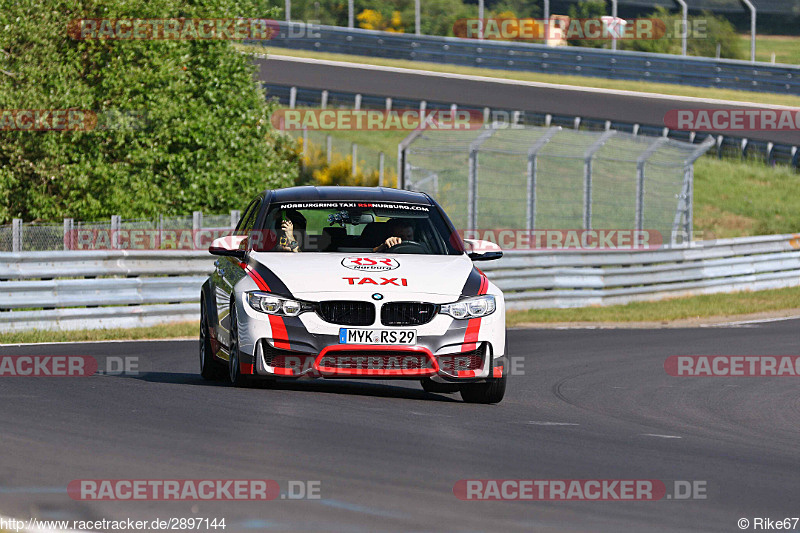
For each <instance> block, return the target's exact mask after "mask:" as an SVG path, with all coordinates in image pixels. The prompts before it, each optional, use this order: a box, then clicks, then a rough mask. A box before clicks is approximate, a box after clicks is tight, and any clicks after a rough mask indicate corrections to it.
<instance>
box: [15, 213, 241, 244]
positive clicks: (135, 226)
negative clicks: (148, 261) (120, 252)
mask: <svg viewBox="0 0 800 533" xmlns="http://www.w3.org/2000/svg"><path fill="white" fill-rule="evenodd" d="M239 216H240V212H239V211H238V210H233V211H231V212H230V213H228V214H224V215H204V214H203V213H202V212H201V211H195V212H194V213H193V214H192V215H190V216H164V215H160V216H158V217H156V218H152V219H122V218H121V217H119V216H118V215H112V216H111V217H110V218H109V219H108V220H102V221H94V222H84V221H76V220H73V219H71V218H65V219H64V220H63V223H61V224H52V223H50V224H40V223H26V222H23V221H22V220H20V219H14V221H13V222H12V223H11V224H6V225H0V252H39V251H52V250H101V249H103V250H105V249H196V248H198V247H200V248H202V247H204V246H205V247H207V245H208V241H209V239H212V238H214V237H216V236H222V235H223V234H228V233H230V230H232V229H233V228H234V227H235V226H236V223H237V222H238V221H239Z"/></svg>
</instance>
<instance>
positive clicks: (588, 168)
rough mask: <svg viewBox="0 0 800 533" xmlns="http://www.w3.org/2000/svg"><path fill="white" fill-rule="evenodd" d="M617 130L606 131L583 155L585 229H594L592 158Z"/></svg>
mask: <svg viewBox="0 0 800 533" xmlns="http://www.w3.org/2000/svg"><path fill="white" fill-rule="evenodd" d="M616 133H617V130H607V131H605V132H604V133H603V134H602V135H601V136H600V137H599V138H598V139H597V140H596V141H595V142H593V143H592V145H591V146H590V147H589V148H588V149H587V150H586V153H585V154H584V155H583V229H592V158H593V157H594V154H595V152H597V151H598V150H599V149H600V148H602V147H603V145H604V144H605V143H606V141H607V140H608V139H610V138H611V137H613V136H614V135H616Z"/></svg>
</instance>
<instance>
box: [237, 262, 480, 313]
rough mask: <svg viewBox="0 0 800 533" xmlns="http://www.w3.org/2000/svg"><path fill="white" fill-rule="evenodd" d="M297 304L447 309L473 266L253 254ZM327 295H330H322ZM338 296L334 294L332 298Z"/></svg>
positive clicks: (447, 263)
mask: <svg viewBox="0 0 800 533" xmlns="http://www.w3.org/2000/svg"><path fill="white" fill-rule="evenodd" d="M251 258H252V259H255V260H256V261H258V262H259V263H261V264H262V265H264V266H265V267H267V268H268V269H269V270H271V271H272V272H273V273H274V274H275V275H276V276H277V277H278V278H280V280H281V281H283V283H284V284H285V285H286V287H287V288H288V289H289V291H290V292H291V293H292V295H294V296H295V297H296V298H300V299H303V300H311V301H314V300H319V299H329V298H334V297H335V298H348V299H349V298H352V299H358V300H362V299H369V298H370V297H371V296H372V295H373V294H375V293H380V294H381V295H383V297H384V298H386V300H387V301H396V300H407V299H413V300H418V299H419V298H422V297H423V296H430V298H427V301H431V302H433V303H444V302H448V301H452V300H454V299H455V298H457V297H458V296H459V295H461V291H462V289H463V288H464V284H465V283H466V280H467V277H468V276H469V273H470V272H471V271H472V268H473V267H472V261H471V260H470V259H469V258H468V257H467V256H466V255H411V254H373V255H366V254H365V255H361V256H359V255H358V254H352V253H351V254H347V253H302V252H300V253H276V252H261V253H252V254H251ZM321 293H325V294H321ZM331 293H335V294H331Z"/></svg>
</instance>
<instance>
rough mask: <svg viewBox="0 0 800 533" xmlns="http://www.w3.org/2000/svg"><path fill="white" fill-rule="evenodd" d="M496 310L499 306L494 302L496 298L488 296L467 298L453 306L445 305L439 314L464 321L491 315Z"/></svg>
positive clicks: (454, 303) (452, 304)
mask: <svg viewBox="0 0 800 533" xmlns="http://www.w3.org/2000/svg"><path fill="white" fill-rule="evenodd" d="M495 309H497V304H496V303H495V301H494V296H492V295H491V294H487V295H485V296H475V297H472V298H465V299H463V300H459V301H457V302H453V303H451V304H444V305H442V306H441V308H440V309H439V312H440V313H442V314H445V315H449V316H451V317H453V318H456V319H462V318H478V317H482V316H487V315H491V314H492V313H494V310H495Z"/></svg>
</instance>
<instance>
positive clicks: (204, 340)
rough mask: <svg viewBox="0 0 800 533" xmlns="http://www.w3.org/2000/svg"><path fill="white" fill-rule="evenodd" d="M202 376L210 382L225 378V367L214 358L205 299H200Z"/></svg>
mask: <svg viewBox="0 0 800 533" xmlns="http://www.w3.org/2000/svg"><path fill="white" fill-rule="evenodd" d="M200 375H201V376H202V377H203V379H207V380H209V381H218V380H220V379H222V378H223V377H225V367H224V366H222V363H220V362H219V361H218V360H217V358H216V357H214V352H213V350H212V348H211V337H210V335H209V333H208V311H207V310H206V300H205V298H200Z"/></svg>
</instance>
